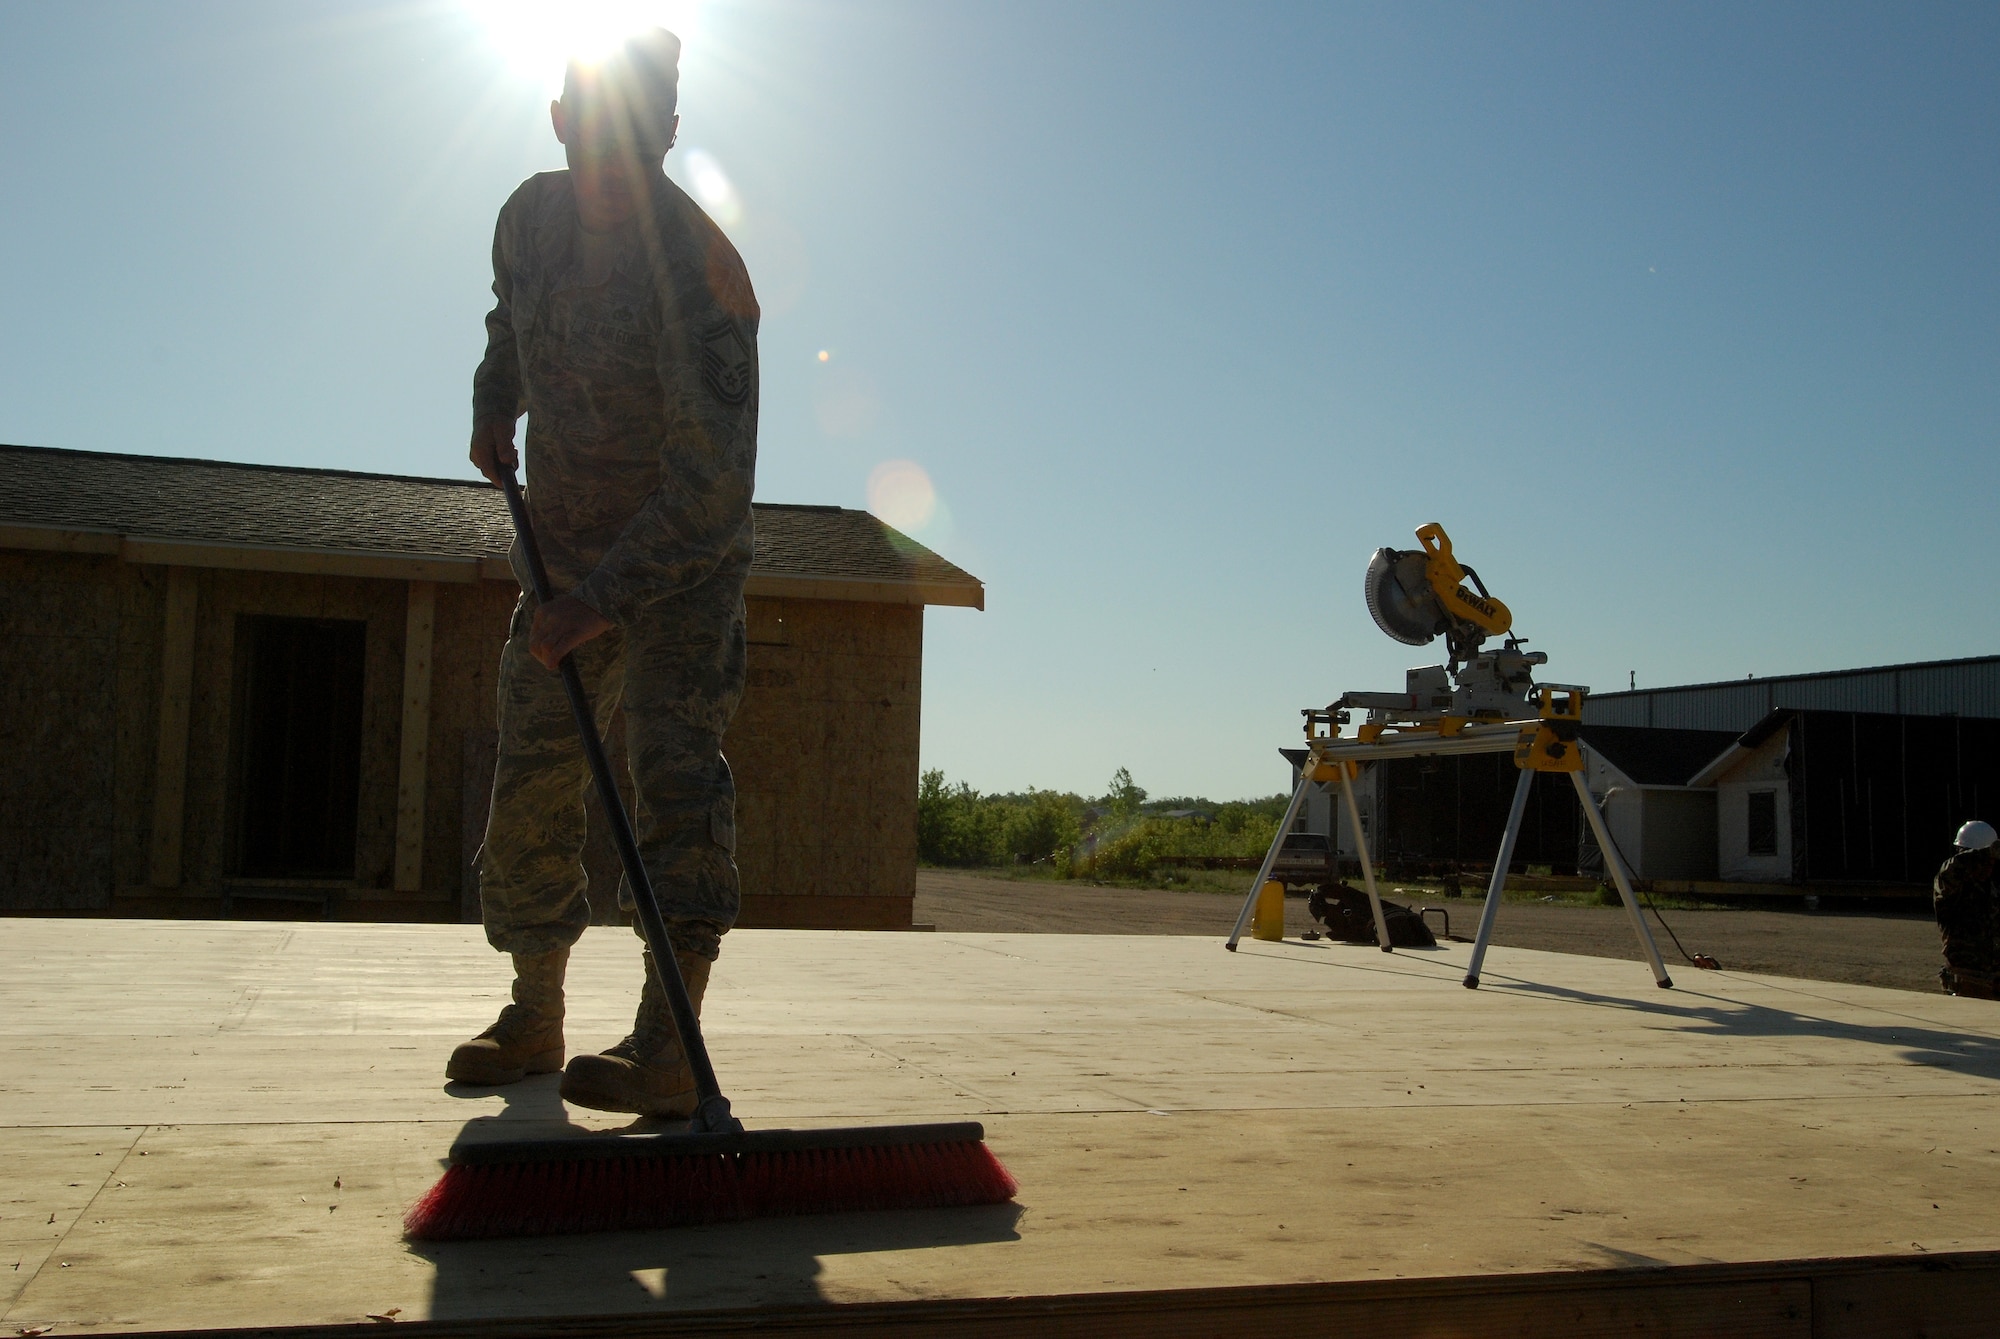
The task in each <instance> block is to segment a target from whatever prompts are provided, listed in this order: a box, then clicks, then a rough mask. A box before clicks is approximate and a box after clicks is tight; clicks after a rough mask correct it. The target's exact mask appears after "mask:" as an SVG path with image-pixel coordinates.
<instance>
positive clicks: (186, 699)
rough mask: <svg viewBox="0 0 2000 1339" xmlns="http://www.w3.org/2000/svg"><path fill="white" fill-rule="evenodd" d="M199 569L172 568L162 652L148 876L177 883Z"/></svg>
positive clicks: (165, 884)
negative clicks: (197, 570)
mask: <svg viewBox="0 0 2000 1339" xmlns="http://www.w3.org/2000/svg"><path fill="white" fill-rule="evenodd" d="M197 581H198V574H197V573H196V572H195V571H194V569H192V568H188V567H169V568H168V569H167V598H166V618H165V629H164V635H163V637H162V641H161V655H160V719H159V727H160V730H159V742H158V746H157V747H156V748H155V750H154V753H153V831H152V847H151V850H150V852H149V854H148V861H147V881H148V882H149V883H151V884H152V885H153V887H155V888H176V887H179V886H180V881H181V826H182V821H183V818H184V812H185V809H186V802H187V760H188V711H189V707H190V705H191V703H192V700H193V696H194V623H195V608H196V596H197V591H198V586H197Z"/></svg>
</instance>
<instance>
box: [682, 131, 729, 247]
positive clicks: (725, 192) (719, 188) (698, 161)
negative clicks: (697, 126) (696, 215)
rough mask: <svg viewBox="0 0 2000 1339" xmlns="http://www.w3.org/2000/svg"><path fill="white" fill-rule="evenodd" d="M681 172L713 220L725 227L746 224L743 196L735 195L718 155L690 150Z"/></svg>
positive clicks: (702, 150) (683, 161)
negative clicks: (717, 159) (744, 220)
mask: <svg viewBox="0 0 2000 1339" xmlns="http://www.w3.org/2000/svg"><path fill="white" fill-rule="evenodd" d="M681 170H682V172H684V173H685V174H686V175H687V183H688V187H689V189H691V190H692V191H693V192H694V198H695V199H697V200H699V201H701V207H702V208H703V209H706V210H707V211H708V216H709V217H710V218H712V219H714V220H715V221H716V222H717V223H720V224H721V225H722V226H723V227H725V228H726V227H729V226H730V225H732V224H735V223H740V222H742V221H743V197H741V196H739V195H738V194H737V193H736V187H735V186H734V185H732V184H731V183H730V180H729V178H728V176H727V175H726V174H724V172H723V170H722V164H720V163H718V162H716V161H715V155H713V154H711V153H709V152H708V151H707V150H706V149H689V150H688V151H687V153H686V154H685V155H684V156H683V157H682V159H681Z"/></svg>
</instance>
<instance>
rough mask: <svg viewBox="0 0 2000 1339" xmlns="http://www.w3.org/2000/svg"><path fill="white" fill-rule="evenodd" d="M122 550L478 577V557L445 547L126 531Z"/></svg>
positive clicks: (167, 558)
mask: <svg viewBox="0 0 2000 1339" xmlns="http://www.w3.org/2000/svg"><path fill="white" fill-rule="evenodd" d="M118 552H119V554H120V555H121V556H122V557H123V558H124V559H125V561H126V562H128V563H169V564H176V565H179V566H184V567H222V568H234V569H236V570H239V571H249V572H292V573H296V574H298V575H301V576H334V577H375V578H378V579H384V580H390V581H477V580H479V560H478V559H477V558H461V557H455V556H453V555H451V554H444V553H372V552H369V551H367V550H362V549H315V548H292V547H289V546H281V545H273V544H225V543H220V542H214V541H206V540H183V539H154V538H150V537H146V536H141V535H127V536H126V537H125V539H124V542H123V543H122V544H120V546H119V549H118Z"/></svg>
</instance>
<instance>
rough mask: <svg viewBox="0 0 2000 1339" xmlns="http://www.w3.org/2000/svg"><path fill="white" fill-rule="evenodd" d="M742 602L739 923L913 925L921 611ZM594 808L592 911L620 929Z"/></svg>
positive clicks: (617, 731)
mask: <svg viewBox="0 0 2000 1339" xmlns="http://www.w3.org/2000/svg"><path fill="white" fill-rule="evenodd" d="M746 605H747V613H748V615H749V636H750V656H749V675H748V682H747V684H746V685H745V688H744V693H743V703H742V706H741V707H739V708H738V709H737V713H736V720H735V722H734V723H733V724H732V725H731V727H730V730H729V734H728V735H727V736H726V737H725V738H724V740H723V752H724V753H725V754H726V755H727V756H728V758H729V765H730V769H731V771H732V772H733V773H734V774H735V778H736V838H737V849H736V863H737V868H738V869H739V870H740V871H741V874H742V887H743V912H742V916H741V919H740V921H739V922H738V923H739V924H741V925H744V926H746V927H754V926H786V927H792V928H798V929H885V928H891V927H898V926H907V925H909V924H910V920H911V916H910V904H911V899H912V898H913V897H914V896H915V895H916V885H917V742H918V735H919V725H920V716H919V712H920V708H921V705H922V683H923V628H924V621H923V609H922V607H921V606H918V605H888V604H864V603H859V602H846V601H830V600H778V599H768V598H753V599H751V600H748V601H746ZM623 731H624V721H623V719H622V717H620V718H614V719H613V721H612V722H611V728H610V730H609V731H608V732H607V733H608V735H609V742H610V748H609V752H610V755H611V763H612V767H613V769H614V771H616V773H617V775H618V777H619V781H620V784H621V785H622V784H624V781H625V770H624V769H625V762H624V758H625V754H624V747H623ZM491 765H492V764H491V762H490V755H489V760H488V761H487V763H486V766H487V767H489V768H490V767H491ZM628 803H629V800H628ZM589 809H590V815H591V817H590V830H591V841H590V846H589V850H588V852H587V855H586V858H585V863H586V865H587V866H588V868H589V871H590V901H591V909H592V914H593V917H594V919H596V920H597V921H599V922H600V923H606V924H608V923H615V922H617V921H618V920H619V919H620V917H619V915H618V911H617V894H618V857H617V854H616V853H615V852H614V851H613V849H612V847H611V843H610V841H609V840H608V839H607V838H606V837H605V835H604V833H605V827H604V824H603V823H602V822H601V821H600V820H599V818H598V810H597V805H596V802H595V800H594V799H593V800H592V801H591V802H590V805H589ZM476 840H477V837H476V836H468V838H467V843H468V845H469V844H470V843H471V842H475V841H476Z"/></svg>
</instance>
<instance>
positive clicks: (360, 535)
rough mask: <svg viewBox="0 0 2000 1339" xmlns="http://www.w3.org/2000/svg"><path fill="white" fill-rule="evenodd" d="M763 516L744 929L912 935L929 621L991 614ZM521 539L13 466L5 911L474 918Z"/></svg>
mask: <svg viewBox="0 0 2000 1339" xmlns="http://www.w3.org/2000/svg"><path fill="white" fill-rule="evenodd" d="M756 515H757V556H756V564H755V566H754V568H753V569H752V573H751V576H750V581H749V586H748V592H747V594H748V601H747V603H748V613H749V638H750V652H749V680H748V687H747V690H746V692H745V695H744V699H743V705H742V707H741V709H740V711H739V713H738V715H737V717H736V720H735V723H734V725H733V726H732V727H731V729H730V731H729V734H728V737H727V739H726V740H725V742H724V748H725V751H726V752H727V754H728V757H729V760H730V764H731V766H732V768H733V769H734V771H735V773H736V778H737V789H738V806H739V807H738V824H737V826H738V831H739V833H740V834H741V836H740V838H739V841H740V847H739V849H738V852H737V859H738V863H739V865H740V866H741V868H742V873H743V888H744V899H743V917H742V923H743V924H745V925H786V926H818V927H829V928H862V927H887V926H898V925H905V926H906V925H908V924H909V923H910V903H911V898H912V896H913V895H914V892H915V881H916V819H915V808H916V805H915V800H916V790H917V740H918V725H919V720H918V712H919V704H920V700H921V686H922V672H923V618H924V609H925V608H926V606H930V605H958V606H970V607H972V608H980V607H983V604H984V599H985V594H984V589H983V587H982V586H981V585H980V583H979V582H978V581H977V580H976V579H975V578H973V577H972V576H970V575H968V574H967V573H965V572H963V571H961V570H960V569H959V568H957V567H954V566H953V565H952V564H951V563H949V562H947V561H945V560H944V559H943V558H941V557H939V556H938V555H937V554H935V553H932V552H931V551H929V550H928V549H926V548H924V547H923V546H922V545H919V544H917V543H915V542H913V541H911V540H909V539H907V538H906V537H904V536H902V535H900V534H898V533H896V532H895V531H893V530H891V529H889V528H888V527H887V526H885V525H883V524H882V523H881V522H880V521H878V520H876V519H875V518H874V517H873V516H870V515H869V514H867V513H866V512H860V511H851V510H845V509H842V508H839V507H811V506H803V507H802V506H772V505H763V504H760V505H759V506H758V507H757V509H756ZM511 539H512V531H511V528H510V526H509V522H508V518H507V511H506V506H505V503H504V501H503V499H502V498H501V495H500V493H499V492H498V491H497V490H495V489H492V488H489V487H487V486H486V485H484V484H481V483H476V482H464V481H460V480H443V479H415V478H404V477H399V476H392V475H380V474H356V473H350V472H346V471H340V470H319V469H282V468H273V467H269V466H253V465H235V464H223V463H218V462H213V461H196V460H178V459H160V458H152V457H143V456H129V455H115V454H103V453H96V452H84V451H58V450H47V449H40V448H30V447H14V446H9V447H0V576H4V580H0V628H4V630H5V636H4V637H0V665H4V671H3V672H0V693H4V703H3V704H0V755H4V756H5V757H6V758H7V759H8V765H7V767H6V768H4V769H0V913H4V912H12V913H20V912H49V913H63V912H70V913H84V914H91V913H95V914H104V913H110V914H120V915H124V914H130V915H151V916H213V915H217V914H227V915H233V916H254V915H278V916H286V917H305V918H320V917H327V918H334V919H350V920H405V921H410V920H414V921H425V920H430V921H437V920H459V919H470V918H472V913H473V911H474V909H475V906H476V899H475V897H474V895H473V890H472V888H471V881H470V866H471V858H472V855H473V853H474V851H475V850H476V848H477V846H478V843H479V841H480V838H481V834H482V832H483V830H484V824H485V814H486V803H487V795H488V792H489V791H490V789H491V778H492V771H493V750H494V738H495V735H494V728H493V713H494V705H493V704H494V675H495V673H496V671H497V667H498V664H499V659H500V648H501V645H502V643H503V642H504V641H505V638H506V634H507V625H508V619H509V613H510V611H511V609H512V607H513V604H514V601H515V599H516V597H517V595H518V593H519V592H518V588H517V586H516V584H515V580H514V576H513V573H512V571H511V569H510V568H509V566H508V563H507V557H506V555H507V550H508V546H509V544H510V542H511ZM622 734H623V731H622V728H620V727H618V726H617V724H616V723H615V722H614V725H613V728H612V729H611V730H610V731H609V735H610V739H611V742H612V748H613V753H614V763H616V761H617V757H616V755H617V754H618V753H619V751H620V749H621V747H622V746H621V745H620V743H619V741H620V740H621V738H622ZM592 803H593V804H594V803H595V800H594V799H593V800H592ZM592 827H593V844H592V849H591V851H590V853H589V857H588V860H587V863H588V864H589V865H590V866H591V869H592V877H591V885H592V894H591V900H592V903H593V906H594V907H596V908H597V909H598V910H599V911H600V912H602V913H603V914H604V915H606V916H612V915H615V901H614V899H615V889H616V881H617V879H616V867H617V865H616V860H615V858H614V857H613V856H612V854H611V851H610V849H609V845H608V842H606V841H605V840H604V836H603V829H604V825H603V824H602V823H593V825H592Z"/></svg>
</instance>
